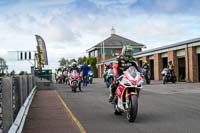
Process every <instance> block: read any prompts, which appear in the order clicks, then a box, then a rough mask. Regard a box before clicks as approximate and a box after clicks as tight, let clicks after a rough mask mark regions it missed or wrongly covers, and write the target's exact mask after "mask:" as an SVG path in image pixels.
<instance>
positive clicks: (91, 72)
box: [88, 70, 94, 84]
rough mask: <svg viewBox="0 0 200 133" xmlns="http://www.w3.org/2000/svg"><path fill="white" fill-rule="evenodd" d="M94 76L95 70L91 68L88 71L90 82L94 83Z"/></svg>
mask: <svg viewBox="0 0 200 133" xmlns="http://www.w3.org/2000/svg"><path fill="white" fill-rule="evenodd" d="M93 77H94V73H93V71H91V70H90V71H89V72H88V80H89V83H90V84H92V82H93Z"/></svg>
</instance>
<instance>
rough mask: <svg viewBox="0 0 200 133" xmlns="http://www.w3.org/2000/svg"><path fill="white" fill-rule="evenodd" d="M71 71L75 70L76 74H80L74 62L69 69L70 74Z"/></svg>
mask: <svg viewBox="0 0 200 133" xmlns="http://www.w3.org/2000/svg"><path fill="white" fill-rule="evenodd" d="M73 70H76V71H77V72H78V73H80V69H79V68H78V66H77V63H76V62H73V63H72V68H71V69H70V73H71V72H72V71H73Z"/></svg>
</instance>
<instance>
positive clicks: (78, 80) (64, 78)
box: [56, 70, 94, 92]
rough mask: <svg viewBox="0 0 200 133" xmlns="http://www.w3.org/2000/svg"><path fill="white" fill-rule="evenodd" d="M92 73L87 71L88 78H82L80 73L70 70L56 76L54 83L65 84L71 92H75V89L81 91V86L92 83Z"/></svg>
mask: <svg viewBox="0 0 200 133" xmlns="http://www.w3.org/2000/svg"><path fill="white" fill-rule="evenodd" d="M93 76H94V73H93V71H91V70H90V71H88V76H85V77H83V76H82V72H81V73H79V72H78V71H77V70H72V71H71V72H68V71H64V72H62V74H58V75H57V78H56V83H65V84H66V85H69V86H70V87H71V89H72V92H76V91H77V88H78V89H79V91H82V90H81V84H82V83H83V86H87V84H88V83H90V84H92V82H93Z"/></svg>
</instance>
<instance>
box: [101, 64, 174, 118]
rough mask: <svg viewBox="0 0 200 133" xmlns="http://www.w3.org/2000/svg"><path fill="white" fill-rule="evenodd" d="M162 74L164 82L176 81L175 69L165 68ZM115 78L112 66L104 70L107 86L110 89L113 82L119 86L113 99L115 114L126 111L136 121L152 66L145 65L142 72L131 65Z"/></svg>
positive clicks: (128, 116)
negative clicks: (142, 92)
mask: <svg viewBox="0 0 200 133" xmlns="http://www.w3.org/2000/svg"><path fill="white" fill-rule="evenodd" d="M161 74H162V75H163V84H165V83H167V82H172V83H175V82H176V76H175V73H174V71H171V70H169V69H168V68H164V69H163V71H162V72H161ZM114 78H116V77H115V76H114V73H113V69H112V67H110V68H108V69H106V71H105V72H104V82H105V84H106V87H107V88H109V89H110V91H111V86H112V85H113V84H115V85H116V87H117V89H116V92H115V96H114V99H113V101H112V103H113V105H114V114H115V115H121V114H122V113H126V116H127V119H128V121H129V122H134V121H135V119H136V117H137V112H138V98H139V94H140V90H141V88H142V86H143V83H144V81H146V84H150V83H151V80H150V68H149V67H143V68H142V73H140V72H138V71H137V69H136V68H135V67H133V66H131V67H129V68H128V69H127V70H126V71H124V73H123V75H122V76H120V77H118V78H117V79H115V80H114Z"/></svg>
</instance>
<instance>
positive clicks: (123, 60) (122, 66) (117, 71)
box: [109, 45, 141, 102]
mask: <svg viewBox="0 0 200 133" xmlns="http://www.w3.org/2000/svg"><path fill="white" fill-rule="evenodd" d="M130 66H134V67H135V68H136V69H137V71H138V72H140V73H141V69H140V68H139V66H138V64H137V62H136V61H135V58H134V57H133V46H131V45H126V46H124V47H123V49H122V53H121V55H120V56H118V57H117V60H116V62H115V63H114V64H113V73H114V77H115V79H114V81H113V83H112V85H111V88H110V96H109V102H112V101H113V98H114V94H115V91H116V89H117V86H118V82H116V78H117V77H120V76H121V75H122V74H123V72H124V71H125V70H127V69H128V68H129V67H130Z"/></svg>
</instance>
